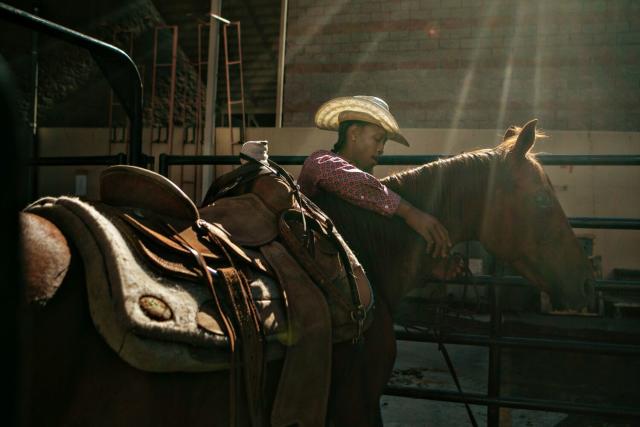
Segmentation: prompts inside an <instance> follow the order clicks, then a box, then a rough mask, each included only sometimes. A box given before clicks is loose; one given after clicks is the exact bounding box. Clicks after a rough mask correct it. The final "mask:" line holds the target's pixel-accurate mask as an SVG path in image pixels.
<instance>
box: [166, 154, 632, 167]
mask: <svg viewBox="0 0 640 427" xmlns="http://www.w3.org/2000/svg"><path fill="white" fill-rule="evenodd" d="M449 157H453V156H450V155H444V154H427V155H418V156H382V157H380V159H379V163H378V164H380V165H398V166H411V165H421V164H425V163H430V162H434V161H436V160H439V159H446V158H449ZM306 158H307V156H272V157H271V159H272V160H273V161H275V162H276V163H280V164H282V165H301V164H302V163H303V162H304V159H306ZM537 158H538V160H539V161H540V162H541V163H542V164H544V165H549V166H559V165H580V166H635V165H640V155H580V156H578V155H575V156H574V155H558V154H544V155H539V156H537ZM167 162H168V164H170V165H171V164H175V165H184V164H199V165H202V164H210V165H235V164H239V163H240V161H239V160H238V156H231V155H226V156H180V155H170V156H168V159H167ZM191 162H194V163H191Z"/></svg>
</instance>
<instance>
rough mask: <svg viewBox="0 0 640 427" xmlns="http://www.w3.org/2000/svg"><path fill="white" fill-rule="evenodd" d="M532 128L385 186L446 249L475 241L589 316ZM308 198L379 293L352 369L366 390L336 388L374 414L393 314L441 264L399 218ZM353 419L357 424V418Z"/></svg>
mask: <svg viewBox="0 0 640 427" xmlns="http://www.w3.org/2000/svg"><path fill="white" fill-rule="evenodd" d="M536 123H537V121H535V120H534V121H531V122H529V123H527V124H526V125H525V126H524V127H523V128H522V129H520V128H516V127H512V128H510V129H509V130H508V131H507V133H506V134H505V138H504V140H503V142H502V143H501V144H500V145H498V146H497V147H495V148H494V149H486V150H478V151H473V152H469V153H465V154H461V155H458V156H455V157H452V158H449V159H446V160H440V161H438V162H434V163H430V164H428V165H424V166H420V167H417V168H415V169H411V170H407V171H404V172H401V173H397V174H395V175H391V176H389V177H387V178H385V179H383V182H384V184H385V185H387V186H388V187H389V188H391V189H393V190H394V191H396V192H397V193H399V194H400V195H401V196H402V197H403V198H405V199H406V200H408V201H410V202H411V203H412V204H413V205H414V206H416V207H418V208H420V209H422V210H424V211H426V212H430V213H432V214H434V215H435V216H436V217H437V218H439V219H440V220H441V221H442V223H443V225H444V226H445V227H446V228H447V229H448V231H449V235H450V238H451V241H452V243H454V244H455V243H457V242H461V241H469V240H478V241H480V242H481V243H482V244H483V245H484V246H485V248H486V249H487V250H489V251H490V252H491V253H492V254H493V255H494V256H496V257H498V258H499V259H501V260H503V261H506V262H509V263H510V264H511V265H512V266H513V267H514V268H515V269H517V271H518V272H520V273H521V274H522V275H523V276H524V277H526V278H527V279H528V280H529V281H530V282H531V283H533V284H535V285H536V286H537V287H538V288H539V289H541V290H542V291H545V292H546V293H548V294H549V296H550V298H551V302H552V305H553V308H554V309H557V310H570V311H586V309H587V308H593V305H594V290H593V285H594V281H593V273H592V269H591V266H590V265H589V263H588V260H587V258H586V256H585V255H584V253H583V251H582V249H581V247H580V245H579V243H578V241H577V239H576V238H575V235H574V234H573V231H572V229H571V227H570V225H569V223H568V220H567V218H566V216H565V214H564V212H563V211H562V208H561V206H560V204H559V202H558V200H557V198H556V197H555V194H554V191H553V187H552V185H551V182H550V181H549V178H548V177H547V175H546V174H545V173H544V171H543V169H542V167H541V166H540V164H539V163H538V162H537V161H536V159H535V156H534V155H532V154H530V153H529V151H530V149H531V148H532V147H533V145H534V143H535V140H536ZM315 201H316V203H317V204H318V205H319V206H320V207H321V208H322V209H323V210H324V211H325V212H326V213H327V214H328V215H329V216H330V217H331V218H332V219H333V221H334V222H335V224H336V226H337V227H338V229H339V231H340V233H341V234H342V235H343V237H344V238H345V240H346V241H347V243H348V244H349V246H350V247H351V248H352V250H353V251H354V252H355V254H356V256H357V257H358V259H359V260H360V262H361V263H362V264H363V266H364V268H365V271H366V272H367V276H368V277H369V278H370V280H371V283H372V285H373V287H374V290H375V292H376V299H377V300H376V301H377V302H376V311H375V323H374V326H375V328H373V327H372V328H371V329H370V330H369V331H368V332H367V335H366V340H365V349H364V354H365V356H364V357H363V359H364V360H363V361H362V363H361V365H359V366H358V369H359V370H360V371H361V372H359V373H360V375H359V376H360V377H362V378H364V381H365V382H366V384H364V385H363V384H358V383H355V382H353V381H350V380H349V379H346V380H345V383H348V384H345V388H339V389H340V390H345V389H346V388H349V387H350V388H351V390H349V392H348V394H345V398H346V396H360V397H361V399H360V401H361V405H362V407H361V408H360V409H361V411H362V412H366V410H370V411H377V410H378V405H377V402H378V400H379V397H380V395H381V393H382V391H383V389H384V387H385V385H386V382H387V380H388V379H389V377H390V375H391V370H392V367H393V362H394V359H395V349H396V343H395V337H394V333H393V324H392V321H391V319H392V313H393V309H394V307H396V305H397V303H398V302H399V300H400V298H401V297H402V296H403V295H405V294H406V293H407V292H408V291H409V290H411V289H413V288H415V287H417V286H420V285H421V284H424V283H425V279H426V278H427V277H429V275H430V274H431V272H432V271H433V269H434V268H436V267H437V266H438V265H439V264H440V263H441V261H439V260H434V259H432V258H430V257H426V256H425V254H426V245H425V242H424V241H423V240H422V239H421V238H419V237H418V236H417V235H416V234H415V233H414V232H412V231H411V230H410V229H409V227H408V226H406V225H405V224H404V223H403V222H402V221H401V220H397V219H387V218H383V217H381V216H379V215H376V214H373V213H371V212H370V211H367V210H364V209H361V208H358V207H355V206H353V205H350V204H348V203H346V202H343V201H341V200H340V199H338V198H336V197H333V196H331V195H328V194H326V193H325V194H321V195H320V196H318V197H317V198H316V199H315ZM356 377H358V376H356ZM376 381H377V382H376ZM358 387H360V390H356V389H355V388H358ZM365 396H367V397H365ZM351 414H352V415H353V416H354V417H356V412H353V413H351ZM369 414H370V415H369V416H370V417H371V418H370V419H369V421H367V423H368V424H369V425H372V424H373V420H379V415H376V414H375V412H369ZM344 416H345V417H347V416H348V415H347V414H345V415H344ZM353 423H354V424H357V423H358V420H356V419H355V418H354V419H353ZM367 423H364V424H367ZM364 424H363V425H364Z"/></svg>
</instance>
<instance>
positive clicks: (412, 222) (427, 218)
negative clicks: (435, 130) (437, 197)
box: [396, 198, 451, 258]
mask: <svg viewBox="0 0 640 427" xmlns="http://www.w3.org/2000/svg"><path fill="white" fill-rule="evenodd" d="M396 215H398V216H399V217H401V218H402V219H404V220H405V222H406V223H407V225H409V227H411V228H413V229H414V230H415V231H416V233H418V234H419V235H421V236H422V237H423V238H424V240H426V241H427V251H428V252H429V253H430V254H432V255H433V257H434V258H435V257H437V256H441V257H443V258H444V257H446V256H447V254H448V253H449V249H451V241H450V240H449V233H448V232H447V229H446V228H444V226H443V225H442V224H440V221H438V219H437V218H436V217H434V216H432V215H429V214H428V213H426V212H424V211H421V210H420V209H417V208H415V207H414V206H413V205H412V204H411V203H409V202H407V201H406V200H404V199H402V198H401V199H400V204H399V205H398V209H397V210H396Z"/></svg>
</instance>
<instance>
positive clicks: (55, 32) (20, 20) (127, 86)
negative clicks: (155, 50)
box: [0, 3, 147, 166]
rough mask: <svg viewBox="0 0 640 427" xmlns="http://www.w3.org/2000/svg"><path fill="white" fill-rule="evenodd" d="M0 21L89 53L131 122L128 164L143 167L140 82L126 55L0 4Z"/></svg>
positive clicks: (107, 45) (101, 42) (116, 49)
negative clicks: (33, 31)
mask: <svg viewBox="0 0 640 427" xmlns="http://www.w3.org/2000/svg"><path fill="white" fill-rule="evenodd" d="M0 18H3V19H5V20H7V21H9V22H13V23H15V24H18V25H21V26H23V27H26V28H30V29H32V30H35V31H38V32H39V33H43V34H47V35H49V36H51V37H55V38H57V39H60V40H63V41H66V42H68V43H71V44H73V45H75V46H79V47H82V48H85V49H87V50H88V51H89V52H90V53H91V56H92V57H93V59H94V60H95V61H96V63H97V64H98V66H99V67H100V69H101V70H102V73H103V74H104V75H105V77H106V78H107V80H108V81H109V84H110V85H111V87H112V89H113V91H114V92H115V93H116V95H117V96H118V98H119V99H120V102H121V103H122V105H123V107H124V109H125V110H126V111H127V115H128V116H129V119H130V120H131V128H130V132H131V144H130V145H129V161H130V162H131V164H134V165H138V166H144V164H146V162H147V159H145V157H146V156H145V155H143V154H142V80H141V79H140V74H139V73H138V68H137V67H136V65H135V63H134V62H133V61H132V60H131V58H130V57H129V55H127V54H126V53H125V52H123V51H122V50H120V49H118V48H117V47H115V46H113V45H110V44H108V43H105V42H103V41H101V40H98V39H95V38H93V37H89V36H87V35H85V34H82V33H79V32H78V31H74V30H72V29H70V28H66V27H63V26H62V25H58V24H55V23H53V22H50V21H47V20H46V19H42V18H40V17H38V16H35V15H32V14H30V13H27V12H25V11H23V10H20V9H16V8H14V7H11V6H9V5H7V4H5V3H0Z"/></svg>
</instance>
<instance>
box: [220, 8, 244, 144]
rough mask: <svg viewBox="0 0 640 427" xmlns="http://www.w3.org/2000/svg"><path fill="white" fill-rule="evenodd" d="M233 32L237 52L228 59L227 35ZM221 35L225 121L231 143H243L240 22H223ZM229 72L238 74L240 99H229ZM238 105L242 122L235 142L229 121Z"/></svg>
mask: <svg viewBox="0 0 640 427" xmlns="http://www.w3.org/2000/svg"><path fill="white" fill-rule="evenodd" d="M234 30H235V35H236V40H237V52H236V55H237V57H236V58H233V59H229V37H230V36H229V33H230V32H231V31H234ZM222 34H223V43H224V70H225V77H226V80H227V121H228V124H229V136H230V138H231V143H232V144H233V143H235V142H238V143H243V142H244V136H245V131H246V128H245V121H246V120H245V114H244V82H243V76H242V45H241V34H240V21H233V22H224V25H223V27H222ZM231 70H233V71H234V72H237V73H239V85H240V88H239V92H240V98H238V99H232V98H231ZM235 105H239V106H240V111H241V113H242V116H241V117H242V122H241V124H240V139H239V141H235V139H234V136H233V121H232V120H231V117H232V116H231V110H232V108H233V106H235Z"/></svg>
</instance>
